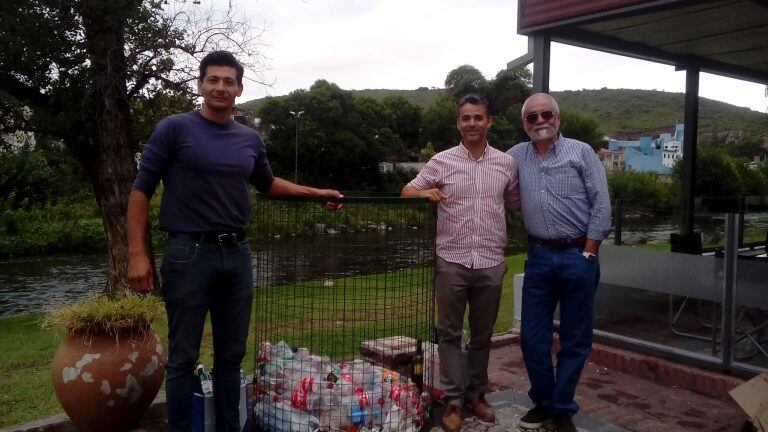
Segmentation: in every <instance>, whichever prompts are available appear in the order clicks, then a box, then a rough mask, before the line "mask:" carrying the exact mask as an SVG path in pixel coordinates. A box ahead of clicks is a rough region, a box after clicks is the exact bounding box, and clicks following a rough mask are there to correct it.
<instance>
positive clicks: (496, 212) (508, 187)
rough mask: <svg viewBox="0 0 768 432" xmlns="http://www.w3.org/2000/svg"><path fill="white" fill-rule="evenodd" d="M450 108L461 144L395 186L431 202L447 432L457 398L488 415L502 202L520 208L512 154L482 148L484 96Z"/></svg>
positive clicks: (486, 119) (500, 273)
mask: <svg viewBox="0 0 768 432" xmlns="http://www.w3.org/2000/svg"><path fill="white" fill-rule="evenodd" d="M458 106H459V108H458V115H457V118H456V127H457V128H458V129H459V131H460V132H461V138H462V140H461V143H459V145H457V146H456V147H453V148H451V149H448V150H445V151H443V152H440V153H438V154H436V155H435V156H434V157H433V158H432V159H430V160H429V162H427V164H426V165H425V166H424V168H422V170H421V172H420V173H419V175H417V176H416V178H415V179H413V180H412V181H411V182H410V183H408V184H407V185H406V186H405V187H404V188H403V191H402V196H403V197H406V198H416V197H421V198H428V199H429V200H430V201H433V202H436V203H439V204H438V208H437V242H436V243H437V245H436V247H437V266H436V270H435V285H436V287H435V288H436V299H437V316H438V317H437V332H438V352H439V355H440V380H441V382H442V383H443V385H444V386H445V394H444V397H443V398H444V401H445V404H446V408H445V411H444V412H443V418H442V421H441V425H442V427H443V429H444V430H446V431H448V432H457V431H459V430H460V429H461V424H462V418H461V405H462V404H463V403H464V401H465V400H466V402H467V405H468V406H469V408H470V409H471V410H472V411H473V412H474V413H475V415H476V416H477V417H478V418H479V419H480V420H483V421H487V422H493V421H494V420H495V414H494V411H493V408H492V407H491V406H490V405H489V404H488V402H487V401H486V400H485V395H484V393H485V391H486V386H487V384H488V357H489V354H490V342H491V335H492V334H493V325H494V323H495V322H496V315H497V314H498V311H499V301H500V299H501V285H502V278H503V277H504V274H505V273H506V272H507V265H506V262H505V261H504V246H505V245H506V243H507V230H506V223H505V218H504V213H505V209H504V204H505V203H506V204H507V205H508V206H510V207H512V208H515V209H517V208H519V205H520V201H519V195H518V190H517V167H516V164H515V161H514V159H513V158H512V157H510V156H509V155H507V154H504V153H502V152H500V151H498V150H496V149H495V148H493V147H491V146H490V145H488V141H487V137H488V128H489V127H491V124H493V119H492V118H491V116H490V114H488V101H487V100H485V99H484V98H482V97H480V96H477V95H474V94H470V95H467V96H465V97H463V98H462V99H461V100H460V101H459V104H458ZM467 304H469V331H470V339H469V344H468V346H467V355H466V358H465V357H464V356H463V355H462V352H461V335H462V327H463V321H464V311H465V309H466V307H467ZM467 375H468V376H469V381H468V382H465V377H466V376H467Z"/></svg>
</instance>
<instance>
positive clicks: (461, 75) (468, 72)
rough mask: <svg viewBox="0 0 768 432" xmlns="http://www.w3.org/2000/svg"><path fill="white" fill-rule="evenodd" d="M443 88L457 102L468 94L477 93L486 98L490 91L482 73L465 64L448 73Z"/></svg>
mask: <svg viewBox="0 0 768 432" xmlns="http://www.w3.org/2000/svg"><path fill="white" fill-rule="evenodd" d="M445 88H446V90H448V92H449V93H450V94H451V96H452V97H453V99H455V100H459V99H460V98H461V97H462V96H464V95H466V94H468V93H478V94H480V95H482V96H484V97H488V94H489V93H490V90H491V88H490V84H489V83H488V80H486V79H485V77H484V76H483V74H482V72H480V71H479V70H477V68H476V67H474V66H471V65H466V64H465V65H461V66H459V67H457V68H456V69H454V70H452V71H450V72H448V76H446V77H445Z"/></svg>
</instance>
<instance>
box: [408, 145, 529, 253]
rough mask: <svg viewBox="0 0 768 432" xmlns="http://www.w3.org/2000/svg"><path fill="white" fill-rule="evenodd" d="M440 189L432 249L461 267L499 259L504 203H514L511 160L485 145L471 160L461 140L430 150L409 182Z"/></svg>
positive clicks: (514, 166)
mask: <svg viewBox="0 0 768 432" xmlns="http://www.w3.org/2000/svg"><path fill="white" fill-rule="evenodd" d="M408 184H409V185H410V186H411V187H413V188H415V189H418V190H426V189H435V188H437V189H440V192H441V193H442V194H443V195H444V196H445V199H444V200H442V201H440V203H439V204H438V207H437V255H438V256H439V257H440V258H442V259H444V260H446V261H449V262H453V263H457V264H461V265H463V266H465V267H467V268H488V267H493V266H495V265H497V264H499V263H500V262H501V261H503V260H504V246H505V245H506V244H507V225H506V221H505V218H504V203H506V204H507V205H508V206H509V207H511V208H513V209H519V208H520V195H519V192H518V188H517V164H516V163H515V160H514V159H513V158H512V157H511V156H509V155H508V154H506V153H502V152H500V151H499V150H496V149H495V148H493V147H491V146H490V145H486V147H485V151H484V152H483V154H482V156H480V158H479V159H477V160H475V159H474V158H473V157H472V155H471V154H470V153H469V151H468V150H467V148H466V147H464V145H463V144H459V145H457V146H456V147H453V148H451V149H448V150H445V151H442V152H440V153H438V154H436V155H435V156H434V157H432V159H430V160H429V162H427V164H426V165H425V166H424V168H422V170H421V172H420V173H419V175H417V176H416V178H415V179H413V180H412V181H411V182H410V183H408Z"/></svg>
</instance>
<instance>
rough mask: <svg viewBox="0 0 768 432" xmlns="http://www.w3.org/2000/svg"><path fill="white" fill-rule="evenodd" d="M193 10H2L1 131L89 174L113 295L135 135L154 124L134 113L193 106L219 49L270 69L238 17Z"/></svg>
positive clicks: (92, 5)
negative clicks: (205, 65) (201, 77)
mask: <svg viewBox="0 0 768 432" xmlns="http://www.w3.org/2000/svg"><path fill="white" fill-rule="evenodd" d="M193 3H199V2H191V3H186V2H184V1H183V0H176V1H173V0H172V1H170V2H169V1H167V0H72V1H61V0H18V1H13V2H2V3H0V22H2V23H3V25H2V26H0V118H2V119H3V120H2V122H0V128H1V129H2V130H1V131H2V132H12V131H16V130H26V131H32V132H35V133H37V134H41V135H47V136H49V137H51V138H53V139H57V140H61V141H62V142H63V143H64V145H65V146H66V148H67V149H68V150H69V151H70V152H71V153H72V155H73V156H74V157H75V159H76V160H77V161H78V163H79V164H80V165H81V166H82V168H83V172H85V174H86V176H87V177H88V179H89V181H90V184H91V186H92V188H93V193H94V196H95V198H96V202H97V203H98V207H99V210H100V212H101V218H102V220H103V222H104V228H105V231H106V236H107V239H108V258H109V266H108V268H109V271H108V278H107V284H106V287H105V291H106V292H108V293H115V292H117V291H120V290H123V289H126V288H127V287H128V284H127V280H126V272H127V263H128V260H127V257H128V254H127V240H126V233H125V212H126V209H127V203H128V194H129V192H130V187H131V183H132V181H133V178H134V176H135V174H136V158H135V156H136V153H137V152H138V151H139V150H140V141H139V139H140V138H141V137H140V136H134V135H133V133H135V131H136V130H135V129H134V128H135V127H138V128H139V129H142V126H141V125H142V124H143V125H144V126H143V129H144V130H146V129H147V127H146V124H148V123H153V122H152V121H151V120H139V121H136V122H135V121H134V118H137V119H140V116H138V117H135V116H134V112H133V111H132V110H134V109H137V107H141V106H142V103H141V102H140V101H144V102H147V101H150V100H152V99H155V98H159V97H162V96H163V95H187V96H188V97H189V96H192V95H193V92H194V88H193V87H191V86H190V84H191V83H194V80H195V67H196V64H197V62H198V58H199V57H200V56H201V55H202V54H204V53H205V52H208V51H210V50H212V49H216V48H218V49H226V48H232V49H233V50H234V51H236V52H239V53H241V54H245V55H243V56H242V57H243V58H251V59H256V60H254V61H258V60H259V59H261V57H260V56H258V52H257V51H256V50H255V48H254V47H257V46H258V45H256V43H257V42H258V40H257V39H255V38H254V37H253V36H252V34H251V33H250V30H248V28H247V25H246V26H241V25H239V23H235V21H234V20H232V18H231V17H232V15H231V10H230V11H229V12H226V13H224V14H221V15H220V16H216V17H215V19H214V20H212V19H211V18H212V17H211V16H210V15H201V14H200V9H199V8H198V7H196V6H195V5H194V4H193ZM206 17H207V18H208V19H206ZM251 55H255V56H253V57H251ZM144 105H146V104H144ZM154 120H155V121H156V120H157V119H154ZM140 135H142V136H143V135H144V134H140Z"/></svg>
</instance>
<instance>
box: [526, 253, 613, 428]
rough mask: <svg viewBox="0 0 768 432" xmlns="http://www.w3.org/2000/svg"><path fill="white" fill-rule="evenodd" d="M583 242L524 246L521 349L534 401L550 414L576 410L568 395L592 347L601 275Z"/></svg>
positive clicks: (572, 389) (577, 379) (573, 388)
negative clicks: (556, 343)
mask: <svg viewBox="0 0 768 432" xmlns="http://www.w3.org/2000/svg"><path fill="white" fill-rule="evenodd" d="M582 250H583V248H582V247H569V248H564V249H559V248H553V247H549V246H543V245H531V246H530V247H529V248H528V263H527V264H526V267H525V279H524V281H523V304H522V317H521V318H522V319H521V329H520V336H521V348H522V352H523V360H524V361H525V367H526V369H527V370H528V377H529V378H530V380H531V390H530V392H529V393H528V395H529V396H530V398H531V400H532V401H533V403H534V404H536V405H539V406H543V407H545V408H547V409H549V410H550V411H552V412H554V413H567V414H575V413H576V412H577V411H578V410H579V406H578V404H576V402H574V400H573V395H574V393H575V392H576V385H577V384H578V382H579V377H580V376H581V370H582V369H583V367H584V363H585V362H586V360H587V357H588V356H589V353H590V351H591V349H592V326H593V322H592V321H593V305H594V298H595V291H596V290H597V284H598V281H599V279H600V264H599V262H598V261H597V260H595V261H589V260H587V259H586V258H584V257H583V256H582V255H581V253H582ZM558 303H560V351H558V353H557V370H556V371H555V370H554V368H553V365H552V331H553V328H552V320H553V316H554V312H555V307H556V306H557V304H558Z"/></svg>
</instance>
